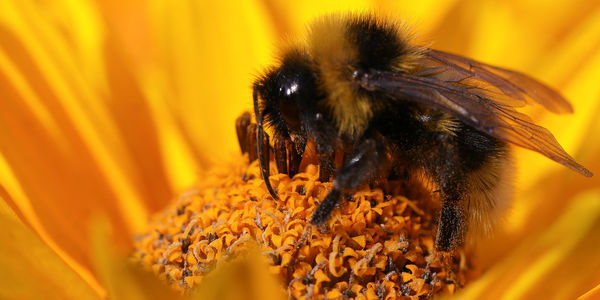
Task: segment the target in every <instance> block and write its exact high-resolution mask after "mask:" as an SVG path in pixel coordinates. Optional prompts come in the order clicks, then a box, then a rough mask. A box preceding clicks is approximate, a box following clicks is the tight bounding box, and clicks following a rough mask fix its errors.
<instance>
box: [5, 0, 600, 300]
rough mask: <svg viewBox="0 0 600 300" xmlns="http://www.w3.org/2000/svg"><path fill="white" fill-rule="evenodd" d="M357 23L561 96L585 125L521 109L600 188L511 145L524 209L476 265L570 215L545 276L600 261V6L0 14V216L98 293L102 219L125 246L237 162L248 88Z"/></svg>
mask: <svg viewBox="0 0 600 300" xmlns="http://www.w3.org/2000/svg"><path fill="white" fill-rule="evenodd" d="M346 11H375V12H378V13H381V14H386V15H390V16H394V17H398V18H400V19H403V20H405V21H406V22H407V23H409V24H413V25H414V31H415V32H416V33H417V34H418V35H419V36H420V39H421V40H422V41H423V42H427V43H431V45H432V47H433V48H437V49H440V50H446V51H450V52H454V53H458V54H461V55H465V56H469V57H472V58H475V59H477V60H481V61H484V62H487V63H491V64H495V65H499V66H503V67H508V68H512V69H516V70H519V71H522V72H525V73H527V74H529V75H532V76H533V77H536V78H539V79H541V80H542V81H543V82H546V83H548V84H549V85H550V86H552V87H554V88H556V89H558V90H560V91H561V92H562V93H563V94H564V95H565V96H566V97H567V98H568V99H569V100H570V101H571V102H572V104H573V106H574V107H575V114H574V115H568V116H556V115H551V114H549V113H547V112H545V111H543V110H542V109H540V108H532V109H530V110H528V113H529V114H531V115H532V117H533V118H534V120H536V121H539V124H540V125H543V126H545V127H547V128H548V129H550V130H551V131H552V132H553V133H554V134H555V136H556V137H557V140H558V141H559V142H560V143H561V144H562V145H563V146H564V148H565V149H566V150H567V152H569V153H570V154H572V155H573V156H574V157H575V158H576V160H577V161H579V162H580V163H582V164H583V165H585V166H586V167H587V168H589V169H590V170H591V171H592V172H595V173H596V174H597V175H596V176H595V177H593V178H592V179H585V178H583V177H581V176H579V175H577V174H576V173H574V172H572V171H569V170H567V169H566V168H564V167H563V166H561V165H559V164H556V163H554V162H552V161H550V160H549V159H547V158H545V157H542V156H541V155H539V154H536V153H532V152H529V151H524V150H517V158H518V166H519V170H518V174H519V176H518V180H517V181H516V186H517V197H516V201H515V205H514V209H513V212H512V214H511V216H510V218H508V221H507V225H506V226H505V228H504V229H503V230H502V232H501V233H500V234H499V235H498V237H497V239H496V241H495V242H494V241H491V242H489V245H483V246H482V249H484V250H485V251H487V252H486V253H487V254H484V255H482V257H483V258H482V263H483V264H484V265H486V266H491V267H493V266H494V262H496V261H498V260H500V259H502V258H506V257H510V255H509V254H508V253H513V252H510V251H512V250H514V249H513V248H516V247H512V245H511V243H512V244H513V245H519V244H518V243H521V242H523V241H527V240H535V239H536V238H540V239H541V238H543V237H545V236H546V235H544V234H548V238H549V239H552V238H555V239H556V240H553V241H557V243H558V241H561V239H560V238H565V239H568V236H569V234H571V233H570V232H569V231H566V232H565V233H563V234H564V235H567V237H563V236H556V235H552V234H550V233H552V232H562V231H560V229H561V228H562V227H560V226H559V225H557V224H562V223H560V222H558V221H557V220H564V219H560V218H567V219H566V220H567V221H564V222H565V224H570V223H569V222H571V221H572V222H575V221H577V220H582V222H583V221H584V220H588V221H589V224H588V223H585V224H588V225H585V226H584V225H582V226H584V227H581V228H583V229H581V230H582V231H585V232H583V233H581V235H580V236H579V235H576V236H575V237H573V238H574V239H577V240H575V241H574V242H573V243H575V244H573V245H575V246H573V248H569V249H570V250H564V251H563V252H559V253H558V254H556V255H558V256H555V257H556V261H554V262H555V264H552V262H553V261H552V260H551V261H550V262H548V263H550V265H548V264H546V265H545V266H546V269H536V270H542V272H545V271H547V272H550V271H552V270H555V269H553V267H556V266H558V262H561V261H563V262H564V260H565V259H567V258H569V259H572V257H570V255H575V254H576V253H575V252H572V251H574V250H573V249H578V250H577V251H579V252H578V253H588V254H590V255H592V254H591V253H595V252H592V248H590V247H591V244H590V243H587V242H586V240H589V241H591V240H593V238H596V237H597V236H598V234H600V233H598V231H597V230H595V229H598V228H600V226H599V225H598V224H600V223H599V221H598V215H597V214H596V213H597V212H598V211H599V210H600V208H598V207H597V205H596V203H597V202H598V201H600V196H598V195H599V193H600V192H599V188H600V180H599V179H598V178H600V177H599V176H598V175H600V125H599V123H598V122H597V120H596V119H597V116H598V115H600V84H598V78H600V2H598V1H595V0H575V1H541V0H534V1H501V0H495V1H494V0H485V1H481V0H467V1H458V0H447V1H433V0H431V1H377V0H372V1H293V2H292V1H267V0H264V1H259V0H253V1H250V0H248V1H236V2H233V1H193V0H181V1H167V0H148V1H133V0H128V1H114V0H110V1H104V0H98V1H94V0H53V1H48V0H3V1H0V98H1V100H0V101H1V102H0V103H1V104H0V105H1V109H0V184H1V186H2V189H1V190H0V197H2V199H3V200H4V201H2V202H1V203H0V215H2V216H5V217H7V218H8V217H9V218H13V219H15V220H18V222H19V224H21V225H23V224H24V225H26V226H27V227H29V228H30V229H31V230H32V231H34V232H35V233H36V234H37V236H39V237H40V238H41V240H42V241H43V242H44V243H45V244H46V245H48V247H50V248H51V249H52V250H53V251H54V252H56V253H58V255H59V256H60V257H61V259H62V260H64V261H66V262H67V264H68V265H69V266H70V267H72V268H74V269H76V270H79V271H78V274H80V276H82V277H84V278H86V282H88V283H90V282H92V283H93V282H95V279H94V278H95V275H94V274H93V272H91V271H89V270H90V268H91V266H92V262H91V261H92V260H93V259H92V257H91V254H90V252H89V249H88V247H87V246H88V244H89V242H90V239H89V236H88V235H87V228H88V226H89V223H90V219H91V218H92V217H93V216H94V215H98V214H103V215H107V216H108V217H109V219H110V222H111V224H112V226H113V228H115V234H114V236H115V240H116V241H117V244H118V245H121V246H124V247H130V245H131V243H130V241H131V236H132V233H133V232H139V231H140V230H142V229H143V228H144V226H145V222H146V219H147V217H148V216H149V215H150V214H151V213H153V212H156V211H158V210H160V209H161V208H162V207H164V206H165V205H166V204H167V203H168V202H169V201H171V199H172V198H173V197H174V196H175V195H176V194H177V193H179V192H181V191H182V190H184V188H185V187H188V186H190V185H191V184H193V183H194V182H195V181H196V180H198V178H199V174H200V173H201V172H203V171H204V170H207V169H208V168H210V167H211V166H213V165H218V164H219V163H220V162H221V161H224V160H230V159H232V157H233V155H234V154H235V153H237V151H238V149H237V144H236V139H235V134H234V129H233V128H234V127H233V125H234V120H235V118H236V117H237V116H238V115H239V114H240V113H241V112H243V111H245V110H249V109H250V108H251V96H250V85H251V83H252V81H253V79H254V76H256V75H257V74H258V73H259V72H260V70H262V69H263V68H264V67H265V66H267V65H268V64H270V63H273V54H274V53H275V52H276V49H277V45H278V43H279V42H280V41H281V40H282V39H285V37H286V36H294V35H298V34H300V33H301V32H302V31H303V30H304V26H305V24H306V23H307V22H308V21H310V20H311V19H313V18H314V17H316V16H319V15H322V14H324V13H329V12H346ZM581 199H587V200H581ZM589 199H591V200H589ZM578 201H583V202H578ZM571 203H579V204H580V205H583V206H576V205H579V204H573V205H575V206H573V207H575V208H573V209H576V210H577V209H579V210H577V211H580V212H581V214H583V215H581V214H574V215H569V214H565V212H566V211H570V210H569V209H571V208H572V206H571ZM581 203H583V204H581ZM582 207H583V208H582ZM565 215H566V217H565ZM575 223H576V222H575ZM552 226H559V227H556V228H555V227H552ZM586 226H587V227H586ZM574 228H580V227H577V226H575V227H574ZM590 228H591V229H590ZM554 229H556V231H553V230H554ZM592 229H594V230H592ZM590 235H591V236H590ZM499 239H502V240H503V241H504V243H499V242H498V240H499ZM0 243H2V244H0V245H1V246H2V247H7V245H8V244H9V243H8V242H7V241H6V240H2V241H1V242H0ZM2 247H0V248H2ZM523 247H526V246H523ZM544 247H546V248H548V249H551V248H552V243H549V244H548V245H547V246H544ZM577 247H579V248H577ZM544 249H545V248H544ZM586 251H587V252H586ZM519 253H525V252H519ZM0 255H2V253H0ZM515 255H517V256H518V255H519V254H518V253H517V254H515ZM527 255H528V254H523V255H522V256H521V257H520V258H522V259H524V260H526V258H527V257H528V256H527ZM536 255H537V254H536ZM592 256H594V255H592ZM597 256H598V255H595V257H587V260H586V262H587V268H588V269H586V270H587V271H586V272H588V273H585V281H581V284H580V285H577V284H575V285H573V287H571V290H570V291H571V293H570V294H569V295H574V294H577V293H579V294H581V292H582V291H585V290H587V289H589V288H591V287H592V286H594V285H595V284H598V282H600V275H597V274H593V273H590V272H591V271H589V270H591V269H589V268H591V267H592V266H595V265H597V264H598V261H600V257H597ZM571 263H572V261H568V265H571V266H579V265H585V264H584V263H583V260H577V261H576V262H573V263H574V264H571ZM519 266H521V264H520V263H519V264H518V266H516V267H515V269H510V270H512V271H514V272H518V271H519V270H521V269H519ZM507 268H509V267H507ZM523 269H525V270H526V267H523ZM544 270H545V271H544ZM523 272H524V271H523ZM534 273H535V272H534ZM494 274H497V275H494V276H498V278H500V277H502V278H506V277H503V276H507V275H506V273H502V271H501V270H498V271H497V272H496V273H494ZM536 274H537V273H536ZM543 274H545V273H543ZM543 274H542V275H540V274H537V275H535V274H534V275H535V276H533V275H532V276H533V277H526V279H527V280H529V281H527V280H526V282H527V284H529V285H527V287H531V286H535V284H538V285H539V286H543V285H548V284H550V283H553V282H554V281H552V279H548V280H547V281H544V280H546V279H545V278H548V277H544V276H543ZM538 275H539V276H538ZM536 276H537V277H536ZM582 276H583V275H582ZM542 279H543V280H542ZM532 280H533V281H532ZM536 280H537V281H536ZM532 282H533V283H532ZM507 285H510V282H507ZM98 289H100V290H101V288H98Z"/></svg>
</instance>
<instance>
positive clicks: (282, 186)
mask: <svg viewBox="0 0 600 300" xmlns="http://www.w3.org/2000/svg"><path fill="white" fill-rule="evenodd" d="M240 161H244V159H240ZM246 161H247V160H246ZM318 177H319V172H318V168H317V167H315V166H312V165H309V166H308V167H307V168H306V170H305V172H303V173H299V174H297V175H296V176H294V177H293V178H289V177H288V176H287V175H283V174H280V175H275V176H271V181H272V183H273V186H274V187H275V188H276V189H277V191H278V193H279V196H280V200H273V199H272V198H271V197H270V196H269V193H268V192H267V190H266V189H265V184H264V183H263V181H262V179H261V178H260V174H259V168H258V166H257V162H254V163H252V164H250V165H249V166H248V165H247V162H246V163H234V164H232V165H229V166H227V167H226V168H219V169H215V170H213V171H212V172H210V173H208V174H206V175H204V176H203V177H202V179H201V183H199V184H198V185H197V186H196V187H195V188H193V189H191V190H189V191H187V192H185V193H184V194H183V195H181V196H180V197H179V199H177V201H176V202H175V203H173V204H172V205H171V206H170V207H169V208H167V209H166V210H165V211H164V212H163V213H161V214H159V215H157V216H156V217H155V218H154V219H153V221H152V223H151V225H150V226H149V229H148V232H147V233H146V234H145V235H142V236H140V237H139V238H138V240H137V242H136V251H135V253H134V256H133V257H134V260H136V261H138V262H139V263H140V264H142V265H143V266H145V267H146V268H147V269H150V270H152V271H153V272H154V273H155V274H157V275H158V276H160V277H162V278H164V279H165V280H166V281H168V282H169V283H170V284H171V285H172V286H173V287H175V288H177V289H179V290H181V291H186V290H188V289H190V288H193V287H195V286H198V285H201V284H202V280H203V277H204V276H205V275H207V274H208V273H210V272H211V271H212V270H214V269H216V268H219V267H220V266H221V265H223V264H227V262H228V261H230V260H231V258H233V257H235V256H236V255H239V254H241V253H243V252H244V251H245V250H246V249H248V248H249V247H251V246H252V247H254V246H255V245H258V247H259V249H260V251H261V253H262V255H263V257H264V258H265V259H266V260H267V261H268V262H269V264H270V267H269V271H270V272H271V273H272V274H274V275H276V276H277V277H279V278H280V280H281V283H282V284H281V288H282V290H283V292H285V293H286V294H289V295H290V296H291V297H292V298H301V297H306V296H309V297H311V296H312V297H316V298H329V299H333V298H338V297H341V296H347V297H351V298H354V297H356V298H363V299H364V298H367V299H372V298H379V299H395V298H398V297H403V296H411V297H415V298H417V297H419V296H426V295H431V294H437V293H446V294H449V293H453V292H454V291H455V290H456V289H457V288H458V287H460V286H461V285H462V284H464V283H465V281H466V274H467V265H468V264H466V261H465V260H464V258H463V259H460V257H461V256H460V255H457V257H454V258H450V259H448V260H447V261H445V262H442V261H441V260H433V261H432V262H431V263H430V264H429V267H428V263H427V261H428V257H429V259H431V258H432V256H431V254H432V253H433V251H434V246H433V236H434V233H435V228H434V224H432V220H435V218H434V217H433V216H432V212H434V211H435V207H434V206H435V204H433V201H430V200H431V198H432V197H431V195H430V193H428V192H425V190H424V189H423V188H421V187H420V186H419V184H418V183H414V182H400V181H398V182H388V183H384V184H383V187H384V189H383V190H382V189H380V188H376V189H369V188H364V189H362V190H360V191H359V192H356V193H355V194H354V195H353V197H352V198H351V199H348V201H345V202H344V204H343V205H341V206H340V207H339V208H338V209H336V210H334V212H333V214H332V216H331V218H330V219H329V221H328V222H327V224H326V225H324V226H321V227H314V226H312V225H309V224H310V223H309V219H310V216H311V215H312V212H313V210H314V209H315V208H316V206H317V205H318V203H319V202H320V201H321V200H322V199H323V198H324V197H325V196H326V194H327V192H328V191H329V190H330V188H331V183H330V182H326V183H322V182H319V181H318ZM407 196H408V198H407Z"/></svg>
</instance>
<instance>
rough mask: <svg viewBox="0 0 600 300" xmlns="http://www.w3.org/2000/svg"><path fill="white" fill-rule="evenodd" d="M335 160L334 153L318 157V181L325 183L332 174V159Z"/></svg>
mask: <svg viewBox="0 0 600 300" xmlns="http://www.w3.org/2000/svg"><path fill="white" fill-rule="evenodd" d="M334 158H335V151H331V152H330V153H324V154H321V155H320V156H319V160H320V165H321V167H320V168H319V181H321V182H327V181H329V178H330V177H331V175H332V174H333V159H334Z"/></svg>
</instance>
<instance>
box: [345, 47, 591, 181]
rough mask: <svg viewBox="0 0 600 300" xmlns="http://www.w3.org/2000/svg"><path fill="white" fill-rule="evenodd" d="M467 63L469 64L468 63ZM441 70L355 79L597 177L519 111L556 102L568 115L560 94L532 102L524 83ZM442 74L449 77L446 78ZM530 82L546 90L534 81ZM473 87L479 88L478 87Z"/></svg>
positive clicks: (372, 73) (375, 73)
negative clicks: (523, 107)
mask: <svg viewBox="0 0 600 300" xmlns="http://www.w3.org/2000/svg"><path fill="white" fill-rule="evenodd" d="M436 52H437V53H441V52H439V51H436ZM463 60H464V61H468V59H466V58H464V59H463ZM440 67H443V66H442V65H437V66H430V67H429V68H425V69H423V70H421V71H420V72H419V73H417V74H410V75H409V74H402V73H398V72H387V71H377V70H369V71H363V72H361V73H360V74H356V76H355V78H356V80H357V83H358V84H360V85H361V86H362V87H363V88H365V89H367V90H371V91H378V92H379V93H382V94H384V95H386V96H387V97H389V98H391V99H397V100H402V101H415V102H420V103H423V104H426V105H427V106H429V107H432V108H435V109H437V110H439V111H442V112H445V113H448V114H450V115H453V116H455V117H457V118H458V119H460V120H461V121H463V122H464V123H466V124H468V125H470V126H472V127H474V128H476V129H478V130H481V131H483V132H485V133H487V134H489V135H491V136H493V137H495V138H498V139H500V140H503V141H506V142H509V143H512V144H515V145H518V146H521V147H523V148H527V149H530V150H533V151H536V152H539V153H541V154H543V155H545V156H547V157H548V158H550V159H552V160H554V161H556V162H558V163H561V164H563V165H565V166H567V167H569V168H571V169H573V170H575V171H577V172H579V173H581V174H583V175H584V176H587V177H590V176H592V173H591V172H590V171H589V170H587V169H586V168H585V167H583V166H582V165H580V164H578V163H577V162H575V160H574V159H573V158H572V157H571V156H569V154H567V152H566V151H565V150H564V149H563V148H562V147H561V146H560V144H558V142H557V141H556V139H555V138H554V136H553V135H552V133H550V131H548V130H547V129H545V128H543V127H541V126H538V125H536V124H534V123H533V121H532V120H531V119H530V118H529V117H528V116H526V115H524V114H522V113H519V112H517V111H516V110H515V107H520V106H523V105H526V104H528V103H529V102H528V101H529V100H530V99H534V100H535V99H538V98H539V99H538V100H535V101H536V102H537V103H541V104H544V103H554V104H553V105H554V106H552V107H558V108H560V109H562V110H564V109H566V108H567V107H566V106H565V105H564V104H560V103H562V102H564V103H567V105H568V102H566V100H564V99H563V98H562V97H560V95H558V94H556V93H554V92H553V94H552V95H553V97H555V95H558V97H560V99H561V100H556V99H553V100H548V99H545V98H544V99H542V98H543V97H541V96H540V95H541V94H539V93H537V94H535V95H536V97H537V98H532V97H531V96H530V95H531V94H534V93H533V92H531V91H528V89H527V88H525V87H523V86H520V85H518V83H510V84H508V83H500V82H499V81H498V80H500V79H497V78H494V80H487V79H485V78H486V77H485V76H482V75H481V74H479V73H474V72H473V71H472V70H471V71H469V72H471V73H473V74H470V75H469V78H475V81H472V80H470V79H468V80H467V78H462V77H464V76H463V75H462V73H463V72H464V71H465V70H466V69H464V68H462V67H454V66H450V67H447V68H445V69H444V70H443V71H442V72H440ZM442 73H445V74H444V75H443V76H442V75H441V74H442ZM440 76H441V77H440ZM486 76H487V75H486ZM519 76H525V75H522V74H519ZM525 77H526V76H525ZM461 78H462V79H461ZM527 78H528V77H527ZM457 79H460V80H457ZM529 80H530V81H531V82H535V83H536V85H537V84H539V85H541V83H538V82H537V81H535V80H533V79H531V78H529ZM496 81H498V82H496ZM473 82H479V83H478V85H473ZM546 89H547V90H550V89H549V88H546ZM550 91H551V90H550ZM513 95H514V98H513ZM519 95H520V97H518V96H519ZM540 97H541V98H540ZM561 101H562V102H561ZM544 106H546V105H544ZM568 107H569V108H570V105H569V106H568Z"/></svg>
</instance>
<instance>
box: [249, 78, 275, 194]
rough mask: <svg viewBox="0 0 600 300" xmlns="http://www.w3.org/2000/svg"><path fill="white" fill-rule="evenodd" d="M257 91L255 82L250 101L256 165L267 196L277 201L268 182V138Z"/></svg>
mask: <svg viewBox="0 0 600 300" xmlns="http://www.w3.org/2000/svg"><path fill="white" fill-rule="evenodd" d="M258 89H259V84H258V82H255V83H254V85H253V86H252V100H253V101H254V115H255V116H256V123H257V126H256V127H257V128H256V147H257V153H258V165H259V167H260V175H261V177H262V179H263V181H264V182H265V186H266V187H267V190H268V191H269V194H271V196H272V197H273V199H275V200H279V197H278V196H277V193H276V192H275V189H273V187H272V186H271V182H270V181H269V175H270V174H269V166H268V163H269V159H268V157H269V156H268V155H269V136H268V135H266V134H265V131H264V129H263V115H262V112H261V111H260V108H259V106H258ZM265 148H266V149H265ZM265 151H266V152H265ZM265 158H266V159H265Z"/></svg>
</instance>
